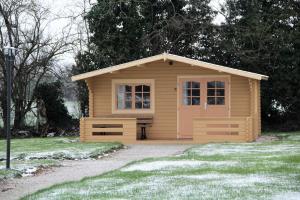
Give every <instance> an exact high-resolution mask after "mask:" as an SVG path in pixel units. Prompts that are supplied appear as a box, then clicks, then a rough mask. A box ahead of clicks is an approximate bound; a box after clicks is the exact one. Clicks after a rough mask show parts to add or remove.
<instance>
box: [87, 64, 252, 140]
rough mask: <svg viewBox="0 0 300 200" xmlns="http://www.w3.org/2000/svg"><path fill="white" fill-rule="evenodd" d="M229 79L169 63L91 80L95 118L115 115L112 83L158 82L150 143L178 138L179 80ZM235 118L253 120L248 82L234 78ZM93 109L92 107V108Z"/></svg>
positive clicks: (232, 104)
mask: <svg viewBox="0 0 300 200" xmlns="http://www.w3.org/2000/svg"><path fill="white" fill-rule="evenodd" d="M189 75H191V76H195V75H228V74H226V73H221V72H217V71H214V70H208V69H202V68H199V67H195V66H191V65H187V64H183V63H178V62H173V65H169V63H168V61H167V62H163V61H158V62H153V63H150V64H147V65H143V66H137V67H132V68H128V69H124V70H120V71H117V72H115V73H109V74H105V75H101V76H97V77H93V78H91V80H92V81H90V82H91V83H92V84H93V87H91V88H93V95H92V96H91V95H90V98H91V97H93V99H90V102H93V116H94V117H97V116H101V115H109V114H112V102H111V101H112V88H111V87H112V86H111V85H112V79H154V80H155V113H154V117H153V125H152V127H149V128H147V137H148V138H149V139H176V138H177V76H189ZM230 99H231V116H249V115H250V106H249V104H250V102H249V83H248V78H243V77H239V76H231V98H230ZM90 108H91V107H90Z"/></svg>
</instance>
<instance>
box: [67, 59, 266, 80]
mask: <svg viewBox="0 0 300 200" xmlns="http://www.w3.org/2000/svg"><path fill="white" fill-rule="evenodd" d="M158 60H164V61H166V60H171V61H177V62H182V63H186V64H190V65H192V66H198V67H202V68H206V69H211V70H216V71H219V72H225V73H229V74H234V75H238V76H243V77H247V78H252V79H256V80H268V78H269V77H268V76H265V75H262V74H257V73H253V72H248V71H243V70H239V69H234V68H230V67H225V66H221V65H216V64H212V63H207V62H203V61H199V60H195V59H191V58H186V57H183V56H177V55H173V54H168V53H163V54H159V55H156V56H151V57H147V58H143V59H139V60H134V61H131V62H127V63H123V64H120V65H115V66H111V67H107V68H103V69H98V70H94V71H91V72H87V73H83V74H79V75H75V76H72V81H78V80H83V79H88V78H91V77H94V76H99V75H102V74H107V73H112V72H114V71H118V70H121V69H127V68H130V67H134V66H140V65H143V64H146V63H150V62H154V61H158Z"/></svg>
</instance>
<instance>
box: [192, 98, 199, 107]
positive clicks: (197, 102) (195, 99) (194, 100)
mask: <svg viewBox="0 0 300 200" xmlns="http://www.w3.org/2000/svg"><path fill="white" fill-rule="evenodd" d="M192 105H200V97H193V98H192Z"/></svg>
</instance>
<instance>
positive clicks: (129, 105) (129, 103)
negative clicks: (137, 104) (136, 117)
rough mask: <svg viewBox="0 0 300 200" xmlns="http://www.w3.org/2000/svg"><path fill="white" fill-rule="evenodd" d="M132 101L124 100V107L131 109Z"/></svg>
mask: <svg viewBox="0 0 300 200" xmlns="http://www.w3.org/2000/svg"><path fill="white" fill-rule="evenodd" d="M131 107H132V102H131V101H125V109H131Z"/></svg>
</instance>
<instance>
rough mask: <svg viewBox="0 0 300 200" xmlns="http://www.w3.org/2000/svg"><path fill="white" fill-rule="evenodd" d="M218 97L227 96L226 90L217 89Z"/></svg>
mask: <svg viewBox="0 0 300 200" xmlns="http://www.w3.org/2000/svg"><path fill="white" fill-rule="evenodd" d="M216 96H225V90H224V89H217V92H216Z"/></svg>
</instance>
